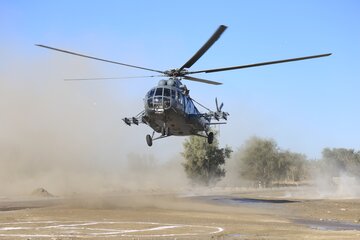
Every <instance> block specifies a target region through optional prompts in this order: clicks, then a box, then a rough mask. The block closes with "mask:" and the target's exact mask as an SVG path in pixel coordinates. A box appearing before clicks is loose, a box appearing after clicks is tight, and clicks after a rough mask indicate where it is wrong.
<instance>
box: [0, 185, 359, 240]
mask: <svg viewBox="0 0 360 240" xmlns="http://www.w3.org/2000/svg"><path fill="white" fill-rule="evenodd" d="M289 192H290V194H289ZM297 192H299V190H298V189H292V190H289V189H281V190H279V189H275V190H271V189H270V190H252V191H249V190H236V189H235V190H234V189H232V190H226V191H225V190H224V191H222V190H221V191H218V190H217V191H210V192H207V193H206V194H204V193H202V194H199V193H196V194H194V192H191V193H190V194H189V193H188V194H174V193H159V192H155V193H127V194H121V193H116V194H115V193H112V194H106V195H103V196H94V195H83V196H72V197H67V198H59V197H53V198H39V197H11V198H10V197H2V198H0V238H1V239H119V238H121V239H360V223H358V222H359V221H360V200H357V199H352V200H349V199H347V200H344V199H337V200H329V199H309V198H303V197H299V196H298V195H297V194H296V193H297Z"/></svg>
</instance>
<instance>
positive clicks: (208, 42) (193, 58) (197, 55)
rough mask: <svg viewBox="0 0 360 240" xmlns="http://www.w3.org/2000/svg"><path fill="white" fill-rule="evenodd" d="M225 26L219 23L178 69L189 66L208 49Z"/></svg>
mask: <svg viewBox="0 0 360 240" xmlns="http://www.w3.org/2000/svg"><path fill="white" fill-rule="evenodd" d="M226 28H227V26H224V25H220V26H219V28H218V29H217V30H216V31H215V33H214V34H213V35H212V36H211V37H210V38H209V40H208V41H207V42H206V43H205V44H204V45H203V46H202V47H201V48H200V49H199V50H198V51H197V52H196V53H195V55H194V56H193V57H192V58H190V59H189V60H188V61H187V62H186V63H185V64H184V66H182V67H181V68H180V71H181V70H182V69H184V68H190V67H191V66H192V65H193V64H194V63H195V62H196V61H197V60H199V58H201V56H202V55H204V53H205V52H206V51H207V50H209V48H210V47H211V46H212V45H213V44H214V43H215V42H216V40H218V39H219V37H220V36H221V34H223V32H224V31H225V30H226Z"/></svg>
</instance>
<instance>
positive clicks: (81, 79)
mask: <svg viewBox="0 0 360 240" xmlns="http://www.w3.org/2000/svg"><path fill="white" fill-rule="evenodd" d="M150 77H166V76H165V75H152V76H134V77H104V78H66V79H64V81H86V80H118V79H130V78H150Z"/></svg>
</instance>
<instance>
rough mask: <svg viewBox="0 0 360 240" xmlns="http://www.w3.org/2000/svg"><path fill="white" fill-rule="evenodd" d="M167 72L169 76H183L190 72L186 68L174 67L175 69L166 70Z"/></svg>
mask: <svg viewBox="0 0 360 240" xmlns="http://www.w3.org/2000/svg"><path fill="white" fill-rule="evenodd" d="M165 74H166V75H167V76H168V77H183V76H185V75H186V74H188V71H187V70H186V69H179V68H174V69H170V70H167V71H165Z"/></svg>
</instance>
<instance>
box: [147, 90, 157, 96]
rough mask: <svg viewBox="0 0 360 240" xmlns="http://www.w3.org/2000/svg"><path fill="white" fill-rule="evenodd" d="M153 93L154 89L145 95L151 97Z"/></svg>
mask: <svg viewBox="0 0 360 240" xmlns="http://www.w3.org/2000/svg"><path fill="white" fill-rule="evenodd" d="M154 92H155V88H153V89H151V90H150V91H149V92H148V94H147V97H148V98H149V97H152V96H153V95H154Z"/></svg>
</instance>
